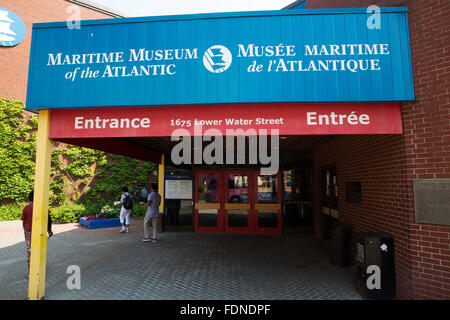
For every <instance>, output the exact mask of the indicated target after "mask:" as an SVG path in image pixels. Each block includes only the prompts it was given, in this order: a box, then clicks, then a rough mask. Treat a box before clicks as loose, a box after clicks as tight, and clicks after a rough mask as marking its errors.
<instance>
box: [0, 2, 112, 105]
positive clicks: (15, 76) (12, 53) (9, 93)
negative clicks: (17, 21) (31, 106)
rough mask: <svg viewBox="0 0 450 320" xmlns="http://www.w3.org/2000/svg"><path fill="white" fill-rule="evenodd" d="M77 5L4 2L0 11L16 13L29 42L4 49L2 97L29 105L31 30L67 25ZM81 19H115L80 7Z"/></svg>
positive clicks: (0, 78) (1, 52) (1, 57)
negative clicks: (55, 23)
mask: <svg viewBox="0 0 450 320" xmlns="http://www.w3.org/2000/svg"><path fill="white" fill-rule="evenodd" d="M71 5H74V4H73V3H71V2H68V1H65V0H38V1H37V0H32V1H31V0H0V7H3V8H7V9H9V10H12V11H14V12H15V13H16V14H17V15H19V17H20V18H21V19H22V21H23V22H24V23H25V26H26V29H27V33H26V36H25V39H24V40H23V41H22V42H21V43H20V44H18V45H17V46H15V47H0V75H1V76H0V97H2V98H8V99H19V100H22V101H23V102H25V100H26V93H27V78H28V63H29V57H30V45H31V27H32V24H33V23H36V22H51V21H65V20H66V19H67V18H68V17H69V16H71V15H72V13H67V12H66V10H67V8H68V7H69V6H71ZM78 7H79V8H80V10H81V19H82V20H89V19H106V18H111V16H108V15H106V14H103V13H100V12H97V11H94V10H91V9H88V8H86V7H82V6H78Z"/></svg>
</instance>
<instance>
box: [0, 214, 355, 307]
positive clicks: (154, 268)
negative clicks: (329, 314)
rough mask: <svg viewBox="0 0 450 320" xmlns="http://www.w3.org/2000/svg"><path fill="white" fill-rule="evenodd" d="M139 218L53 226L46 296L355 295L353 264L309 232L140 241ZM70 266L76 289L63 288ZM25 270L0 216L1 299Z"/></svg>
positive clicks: (9, 226) (18, 242)
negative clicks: (76, 272) (337, 262)
mask: <svg viewBox="0 0 450 320" xmlns="http://www.w3.org/2000/svg"><path fill="white" fill-rule="evenodd" d="M142 222H143V220H142V219H140V218H135V219H134V220H133V221H132V226H131V232H130V233H128V234H121V233H119V230H120V228H108V229H91V230H90V229H87V228H84V227H81V226H79V225H78V224H65V225H54V227H53V229H54V230H53V231H54V233H55V235H54V236H53V237H52V238H50V240H49V241H48V252H47V283H46V295H45V299H48V300H57V299H64V300H72V299H83V300H91V299H107V300H115V299H120V300H123V299H125V300H128V299H152V300H153V299H169V300H174V299H187V300H200V299H206V300H223V299H225V300H228V299H233V300H249V299H262V300H265V299H270V300H299V299H313V300H316V299H327V300H328V299H333V300H337V299H361V297H360V295H359V294H358V293H357V292H356V290H355V289H354V279H353V268H352V267H348V268H340V267H335V266H332V265H331V264H330V263H329V260H328V252H329V248H328V247H327V246H326V245H325V244H323V243H322V242H321V241H319V240H317V239H315V238H314V236H312V235H305V234H284V235H218V234H217V235H216V234H195V233H168V232H166V233H161V234H160V237H159V238H160V241H159V242H157V243H146V242H141V241H140V240H141V239H142V233H143V228H142ZM71 265H76V266H79V267H80V270H81V289H72V290H69V289H68V288H67V284H66V282H67V279H68V278H69V276H70V274H67V268H68V267H69V266H71ZM26 273H27V267H26V260H25V244H24V241H23V232H22V226H21V222H20V221H11V222H0V299H6V300H9V299H26V297H27V286H28V282H27V279H26Z"/></svg>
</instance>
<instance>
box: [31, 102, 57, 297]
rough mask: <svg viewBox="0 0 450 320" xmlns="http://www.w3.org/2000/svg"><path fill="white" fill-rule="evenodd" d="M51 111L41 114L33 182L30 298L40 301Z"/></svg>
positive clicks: (50, 143)
mask: <svg viewBox="0 0 450 320" xmlns="http://www.w3.org/2000/svg"><path fill="white" fill-rule="evenodd" d="M49 127H50V111H49V110H42V111H40V112H39V127H38V132H37V140H36V172H35V181H34V199H33V225H32V229H31V259H30V275H29V283H28V299H29V300H40V299H42V298H43V297H44V294H45V268H46V260H47V221H48V220H47V219H48V197H49V186H50V166H51V155H52V141H51V139H49V138H48V132H49Z"/></svg>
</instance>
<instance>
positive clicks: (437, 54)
mask: <svg viewBox="0 0 450 320" xmlns="http://www.w3.org/2000/svg"><path fill="white" fill-rule="evenodd" d="M75 2H77V1H75ZM68 5H70V4H69V3H68V2H67V1H62V0H54V1H51V0H47V1H45V2H44V1H41V2H39V5H37V4H31V3H30V4H28V2H27V5H26V6H25V5H23V4H22V5H21V4H17V2H15V1H7V0H6V1H0V6H1V7H4V8H8V9H9V10H12V11H14V12H16V13H17V14H18V15H19V16H20V17H21V18H22V20H23V21H24V22H25V25H26V26H27V35H26V38H25V40H24V41H23V42H22V43H21V44H20V45H18V46H15V47H11V48H4V47H0V72H1V73H2V74H4V75H5V76H2V78H1V80H0V81H1V83H0V96H1V97H4V98H16V99H20V100H22V101H25V97H26V92H27V79H28V85H29V81H30V78H28V65H29V63H28V62H29V61H30V50H31V23H36V22H50V21H64V20H65V17H67V16H70V14H69V13H67V11H66V10H67V7H68ZM75 5H76V4H75ZM370 5H378V6H379V7H405V6H406V7H408V20H407V21H408V27H409V35H408V37H409V41H410V46H411V49H410V54H411V64H412V79H411V81H413V88H414V95H415V97H414V99H412V100H411V101H406V100H409V99H402V98H398V99H392V100H395V101H394V103H392V105H387V104H388V103H391V102H392V101H383V103H382V106H381V107H380V110H383V112H381V113H380V114H378V116H380V115H381V114H389V116H387V117H385V118H383V121H381V124H380V127H379V128H381V129H380V130H379V131H370V132H369V131H364V130H362V131H359V132H356V133H355V132H349V131H348V130H347V129H345V130H343V131H340V132H339V131H336V132H312V131H305V132H304V133H300V132H299V130H300V129H299V128H300V127H301V125H300V120H299V118H296V117H297V113H296V111H292V110H290V108H292V105H291V106H289V104H288V103H284V104H283V103H278V104H274V103H273V101H272V104H269V106H268V105H267V104H265V105H258V104H255V103H253V104H243V105H241V108H239V105H238V106H236V101H231V102H233V104H228V106H227V107H226V109H220V104H223V103H224V101H221V102H220V104H215V105H214V104H213V107H211V103H210V104H208V103H206V104H202V103H197V104H196V103H187V102H186V101H184V102H182V103H185V104H191V105H190V106H184V107H183V106H170V107H169V106H168V107H152V108H153V111H152V114H151V117H149V118H148V123H147V122H146V121H147V120H145V119H147V118H146V117H145V112H146V111H145V110H143V109H138V108H136V109H133V111H132V112H135V113H133V117H135V119H140V120H139V123H137V122H136V123H135V124H136V126H139V128H138V127H136V128H135V130H134V129H133V134H130V131H129V130H125V129H126V128H125V129H124V130H123V132H122V133H120V134H119V135H114V134H111V133H108V132H106V133H105V132H104V131H103V133H99V131H98V130H97V131H95V129H96V125H97V123H95V119H96V117H97V116H98V115H100V116H102V117H103V118H105V117H106V116H108V117H109V118H108V122H103V124H105V123H106V124H108V123H111V122H110V119H113V118H114V119H116V118H117V119H120V117H121V116H123V112H124V111H123V110H124V109H123V108H120V105H124V104H123V103H122V104H119V105H118V106H116V109H114V108H111V109H108V110H107V112H105V113H95V112H96V110H98V109H96V108H92V109H91V110H88V109H84V110H87V111H83V112H82V113H77V114H75V113H74V112H72V111H71V110H56V108H55V110H52V113H51V119H50V121H51V124H50V138H52V139H54V140H55V141H60V142H63V143H64V142H67V143H72V144H76V145H82V146H86V147H92V148H96V149H100V150H104V151H108V152H113V153H114V152H115V153H120V149H121V148H120V146H122V145H123V146H125V147H126V148H125V149H126V150H127V151H126V152H125V153H122V154H124V155H127V156H132V157H136V158H139V159H143V160H152V161H155V162H161V161H160V155H164V157H163V159H164V158H165V163H164V162H163V164H165V166H164V167H163V168H164V170H165V172H163V174H164V173H165V174H166V179H165V182H164V184H165V187H166V188H165V189H164V187H163V190H165V192H166V197H164V200H165V210H166V211H168V212H170V213H173V215H170V214H169V220H168V221H166V225H167V228H168V229H170V228H172V229H173V230H192V231H196V232H223V233H232V232H239V233H283V232H304V231H305V230H308V229H311V230H312V231H313V232H314V233H315V234H316V235H317V237H318V238H321V239H323V240H325V241H329V240H330V231H331V227H332V225H333V224H334V223H336V222H338V221H340V222H343V223H346V224H347V225H349V226H350V227H351V230H352V232H353V233H359V232H369V231H377V232H382V233H386V234H389V235H392V236H393V237H394V241H395V265H396V268H395V270H396V288H397V298H399V299H449V298H450V226H449V224H448V223H447V222H446V221H448V218H446V217H445V216H447V217H448V215H449V213H450V206H449V204H448V201H449V200H448V199H450V191H449V189H448V180H449V178H450V107H449V98H450V93H449V77H450V61H449V56H450V55H449V49H450V39H449V37H450V30H449V28H450V25H449V19H448V18H446V17H448V15H449V14H450V4H449V3H448V1H435V2H432V3H425V2H420V1H419V2H418V1H394V0H393V1H352V0H341V1H327V0H306V1H305V2H303V3H299V4H297V5H296V6H291V7H289V8H288V9H292V10H296V9H303V7H305V8H306V9H330V8H367V7H368V6H370ZM79 8H80V10H81V19H83V20H87V19H104V18H110V17H118V16H119V14H118V13H113V12H112V11H109V14H108V12H107V11H105V10H100V11H98V10H94V9H93V8H92V7H91V8H89V7H86V6H79ZM382 14H383V13H382ZM261 16H262V14H261ZM324 19H325V18H324ZM355 19H356V18H355ZM382 22H383V20H382ZM383 27H385V26H383V25H381V28H383ZM267 30H269V29H267ZM180 37H183V35H181V36H180ZM268 37H269V36H268ZM325 37H326V35H325ZM214 49H215V48H212V50H211V53H212V56H214ZM288 50H289V49H288ZM137 54H138V53H137V52H135V55H137ZM179 54H180V57H181V54H182V53H179ZM183 54H185V56H184V58H186V57H187V58H189V57H191V58H192V57H193V56H194V53H193V52H192V51H186V52H184V53H183ZM199 55H200V53H199ZM200 58H201V57H200ZM234 58H235V59H236V57H234ZM53 59H54V60H53V61H54V62H55V64H57V63H58V62H57V58H56V57H55V56H53ZM62 59H64V58H62ZM186 60H187V59H186ZM233 63H235V62H233ZM208 65H209V66H211V67H214V65H215V63H214V60H212V62H211V61H210V63H209V64H208ZM397 66H398V65H397ZM205 67H206V65H205ZM219 67H220V68H223V65H220V66H219ZM254 67H255V68H256V65H255V66H254ZM220 68H219V71H220V70H221V69H220ZM152 71H153V72H159V73H161V72H165V73H168V74H170V73H171V72H173V69H171V68H167V69H164V71H162V69H158V70H156V69H155V70H150V72H152ZM111 72H112V71H111ZM396 72H397V73H398V72H400V71H399V70H398V69H394V72H393V74H394V73H396ZM109 74H110V75H112V73H109ZM224 74H225V73H224ZM394 82H395V81H394ZM361 83H363V82H361ZM190 85H191V84H189V83H187V84H186V86H187V88H189V90H194V91H195V90H197V89H196V88H194V87H190ZM229 88H230V90H232V88H233V87H232V86H230V87H229ZM108 90H110V89H108V88H105V92H109V91H108ZM164 90H166V89H164ZM267 90H269V89H267ZM374 90H375V89H374ZM28 95H30V90H29V92H28ZM170 95H171V93H170V91H167V94H166V96H170ZM43 96H45V93H43ZM98 96H100V97H101V96H102V95H101V94H99V95H98ZM104 96H105V99H104V100H102V99H98V100H95V101H96V102H98V105H97V107H98V106H111V103H113V102H114V101H117V100H118V99H120V97H119V98H117V99H116V100H110V103H106V102H105V101H106V100H107V96H106V94H105V95H104ZM197 97H198V96H197ZM163 98H164V97H162V98H161V99H163ZM228 98H229V97H228ZM228 98H227V99H228ZM135 99H138V98H135ZM61 101H62V100H61ZM130 101H131V100H130ZM226 101H227V100H225V103H226ZM364 101H367V103H369V101H370V103H372V102H373V101H372V100H369V99H360V100H359V101H355V104H349V103H348V101H347V103H346V102H340V103H341V104H339V105H338V104H335V106H336V107H338V110H342V111H343V110H344V104H346V105H350V107H349V108H350V109H348V112H349V113H350V112H351V111H352V110H356V109H354V108H358V107H364V108H366V107H367V108H369V105H367V106H366V104H367V103H365V102H364ZM309 102H311V101H309ZM290 103H294V105H295V106H298V107H299V108H306V107H305V103H306V101H302V100H297V101H290ZM160 104H162V105H164V103H160ZM62 105H63V103H60V106H62ZM270 106H271V107H270ZM43 107H47V106H46V105H44V106H43ZM52 107H55V106H52ZM83 107H86V106H83ZM321 107H322V108H326V106H325V105H322V104H319V105H316V106H315V108H321ZM397 107H398V108H400V109H398V111H399V112H398V113H397V111H395V110H397V109H396V108H397ZM352 108H353V109H352ZM383 108H384V109H383ZM243 109H246V110H243ZM373 109H375V108H372V110H373ZM127 110H128V111H127V112H131V111H129V109H127ZM211 110H214V114H213V113H211V112H212V111H211ZM221 110H222V111H221ZM299 110H300V109H299ZM317 110H319V109H317ZM324 110H325V109H324ZM364 110H366V109H364ZM386 110H390V111H389V112H391V113H389V112H388V111H386ZM80 112H81V111H80ZM172 113H175V114H178V115H179V118H182V119H191V118H189V117H190V116H191V115H202V116H203V117H204V118H208V117H207V115H210V116H211V118H213V117H214V116H215V117H218V118H220V117H226V116H227V115H230V114H232V115H235V117H236V118H239V117H242V118H245V116H248V117H250V115H249V114H252V113H253V114H260V115H261V118H267V119H275V118H279V119H281V118H283V119H288V120H286V126H285V127H284V129H283V130H286V131H285V133H284V134H283V132H282V134H281V139H280V146H279V149H280V170H279V172H278V173H276V174H271V175H260V174H259V173H258V170H259V168H260V167H261V162H257V163H254V164H252V165H249V164H245V165H232V166H227V165H208V164H207V163H205V162H202V163H199V164H198V165H180V164H177V163H174V161H173V159H172V158H171V152H172V150H173V148H174V147H175V145H176V143H174V142H173V141H172V140H171V139H170V135H171V131H170V130H169V129H170V127H169V125H167V126H163V125H160V126H158V123H159V124H160V123H163V122H164V121H167V119H168V116H169V115H170V114H172ZM222 113H223V114H222ZM80 114H82V119H81V118H80ZM76 117H78V120H77V119H76ZM183 117H184V118H183ZM374 117H377V115H375V116H374ZM397 117H398V118H397ZM103 118H102V119H103ZM86 119H87V120H91V121H92V123H90V122H87V121H86ZM130 119H131V118H130ZM380 119H381V118H380ZM388 119H391V120H392V119H394V120H392V121H393V125H392V127H389V128H388V125H387V123H388ZM174 120H176V119H175V118H174ZM191 120H192V121H194V118H192V119H191ZM289 120H292V121H294V122H292V123H290V122H289ZM397 120H398V121H397ZM52 121H53V122H52ZM65 121H66V122H65ZM77 121H78V122H77ZM99 121H100V120H99ZM274 121H275V120H274ZM280 121H281V120H280ZM295 121H296V122H295ZM52 123H53V126H52ZM57 123H59V124H60V125H57ZM73 123H75V127H74V129H73V130H72V131H71V130H68V127H69V126H71V125H72V124H73ZM150 123H151V124H150ZM398 124H399V126H400V129H401V130H400V131H398ZM119 125H121V124H119ZM130 125H131V124H130ZM265 125H266V126H265V127H263V128H264V129H267V130H269V129H271V128H273V127H274V126H275V125H277V124H276V123H275V122H273V123H268V124H265ZM99 126H100V127H99V128H100V129H101V126H102V123H100V125H99ZM125 126H126V124H125ZM147 126H148V127H147ZM212 126H213V127H214V128H216V129H217V128H218V129H223V130H225V129H226V128H228V127H221V124H219V123H213V124H212ZM149 127H151V128H152V130H155V131H153V132H151V133H150V134H149V133H148V132H149V131H148V130H149ZM393 127H395V128H394V129H392V128H393ZM79 129H86V131H85V132H86V133H83V134H84V136H83V135H82V134H81V135H80V134H79V132H81V131H82V130H81V131H80V130H79ZM88 129H89V130H90V129H92V130H91V131H89V130H88ZM388 129H389V130H388ZM139 130H142V132H141V131H139ZM289 130H292V131H289ZM346 130H347V131H346ZM191 133H193V135H194V136H195V132H191ZM86 138H89V139H86ZM193 143H195V141H194V142H193ZM250 145H251V142H249V143H248V145H247V146H248V147H249V146H250ZM194 148H195V145H194V147H193V148H192V152H193V153H194V151H195V149H194ZM249 156H250V153H247V157H249ZM163 161H164V160H163ZM189 177H190V178H189ZM189 179H190V180H189ZM167 181H169V182H167ZM186 181H188V182H186ZM189 181H191V182H189ZM446 183H447V184H446ZM428 184H429V185H430V186H428V188H431V190H434V191H433V192H432V193H431V195H435V198H431V197H430V193H429V192H428V193H426V192H425V193H423V192H422V193H421V190H423V189H421V188H423V187H424V185H425V188H427V185H428ZM441 185H443V187H440V186H441ZM169 188H172V189H170V190H172V191H171V192H173V194H176V195H173V197H172V198H171V197H167V193H168V190H169ZM186 188H188V189H189V188H191V189H190V194H191V195H192V196H191V198H189V195H186V192H185V193H183V192H182V191H183V190H184V191H186ZM428 190H429V189H428ZM177 193H178V194H177ZM187 193H189V191H188V192H187ZM422 197H425V198H422ZM420 199H424V200H422V202H420V201H419V200H420ZM427 203H428V206H427V205H426V204H427ZM433 203H436V207H437V209H436V208H434V207H432V206H431V207H430V205H431V204H433ZM433 210H434V211H433ZM424 212H425V213H426V212H432V213H433V212H435V213H436V215H431V216H430V217H424ZM211 215H213V218H214V221H213V222H211V219H210V218H211ZM242 217H244V220H242ZM427 219H428V220H427ZM349 250H351V248H350V246H349Z"/></svg>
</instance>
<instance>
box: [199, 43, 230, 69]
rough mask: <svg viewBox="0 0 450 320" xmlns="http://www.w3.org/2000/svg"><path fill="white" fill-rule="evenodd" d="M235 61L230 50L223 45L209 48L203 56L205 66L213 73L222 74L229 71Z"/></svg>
mask: <svg viewBox="0 0 450 320" xmlns="http://www.w3.org/2000/svg"><path fill="white" fill-rule="evenodd" d="M232 60H233V58H232V56H231V52H230V50H228V48H227V47H224V46H221V45H218V44H217V45H215V46H212V47H209V48H208V49H207V50H206V51H205V54H204V55H203V65H204V66H205V68H206V69H207V70H208V71H210V72H212V73H221V72H224V71H225V70H227V69H228V68H229V67H230V65H231V61H232Z"/></svg>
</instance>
